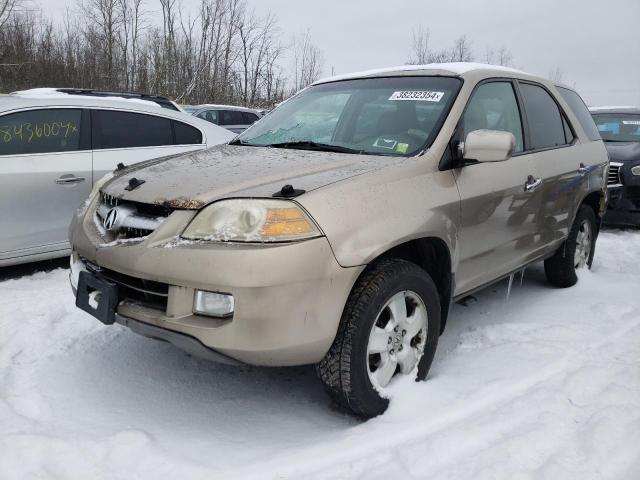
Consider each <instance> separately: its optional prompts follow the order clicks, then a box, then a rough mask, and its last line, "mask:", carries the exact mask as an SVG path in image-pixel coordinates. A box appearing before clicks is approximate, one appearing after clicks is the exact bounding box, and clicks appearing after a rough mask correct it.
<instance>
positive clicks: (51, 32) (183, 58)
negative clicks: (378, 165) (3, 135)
mask: <svg viewBox="0 0 640 480" xmlns="http://www.w3.org/2000/svg"><path fill="white" fill-rule="evenodd" d="M2 1H4V0H0V2H2ZM152 2H154V3H155V6H159V7H160V8H159V11H161V15H162V16H161V19H162V23H161V24H159V25H158V26H155V27H154V26H151V25H149V24H147V22H146V18H147V15H148V13H147V8H149V9H152V8H153V7H154V5H152ZM15 4H16V5H17V1H16V3H15ZM0 5H3V4H0ZM78 5H80V6H81V7H82V8H80V9H78V10H75V11H67V15H65V18H64V21H63V22H62V24H61V25H58V24H54V23H52V22H51V21H49V20H47V19H46V18H45V17H43V16H42V15H40V14H36V13H34V12H32V11H27V10H22V11H20V12H16V10H15V9H14V10H13V12H14V13H13V14H11V15H10V16H8V17H6V13H5V17H6V18H7V19H6V20H5V25H4V26H3V28H2V29H0V65H1V66H2V70H1V71H0V91H13V90H19V89H24V88H30V87H33V86H39V85H41V84H42V81H43V79H46V82H47V84H49V85H57V86H61V87H64V86H73V87H81V88H104V89H110V90H123V89H124V90H138V91H149V92H153V93H157V94H161V95H166V96H169V97H171V98H175V99H178V100H180V101H181V102H185V103H191V102H197V103H205V102H214V103H222V102H229V103H241V104H245V105H255V106H258V105H259V106H272V105H273V104H274V103H277V102H279V101H281V100H282V98H283V96H284V91H285V83H286V80H285V76H284V73H283V69H282V64H281V61H282V55H283V51H284V49H283V47H282V45H281V44H280V42H279V38H280V37H281V35H280V32H279V27H278V23H277V20H276V18H275V17H274V16H273V15H270V14H267V15H265V16H263V17H257V16H255V15H254V14H252V13H250V12H248V11H247V9H246V4H245V0H200V5H199V9H198V10H195V11H193V10H189V11H185V10H183V9H182V8H181V3H180V0H82V2H80V1H79V2H78ZM3 18H4V17H3ZM311 47H313V46H312V45H311V44H310V42H308V44H307V48H306V52H307V53H308V52H309V51H311V53H312V54H314V53H315V56H314V55H311V56H309V55H308V54H305V56H304V59H305V64H304V66H305V69H304V71H305V72H306V73H305V75H306V78H311V79H315V78H317V76H318V75H319V65H320V62H319V61H318V59H319V50H318V49H317V48H315V47H314V48H311ZM309 64H310V65H311V68H309V67H308V65H309ZM309 71H311V73H309Z"/></svg>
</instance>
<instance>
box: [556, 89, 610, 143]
mask: <svg viewBox="0 0 640 480" xmlns="http://www.w3.org/2000/svg"><path fill="white" fill-rule="evenodd" d="M556 88H557V89H558V92H560V95H561V96H562V98H563V99H564V101H565V102H567V103H568V104H569V107H570V108H571V110H572V111H573V113H574V114H575V116H576V118H577V119H578V122H580V125H581V126H582V129H583V130H584V133H585V134H586V135H587V138H588V139H589V140H591V141H596V140H600V139H601V138H600V132H598V127H596V124H595V122H594V121H593V117H592V116H591V114H590V113H589V109H588V108H587V106H586V105H585V103H584V101H583V100H582V98H581V97H580V95H578V94H577V93H576V92H574V91H573V90H570V89H568V88H565V87H556Z"/></svg>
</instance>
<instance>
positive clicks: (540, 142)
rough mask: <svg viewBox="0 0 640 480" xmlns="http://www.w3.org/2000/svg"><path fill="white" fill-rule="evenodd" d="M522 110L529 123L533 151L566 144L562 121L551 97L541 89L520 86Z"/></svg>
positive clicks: (527, 84) (534, 86) (525, 84)
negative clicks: (525, 113)
mask: <svg viewBox="0 0 640 480" xmlns="http://www.w3.org/2000/svg"><path fill="white" fill-rule="evenodd" d="M520 91H521V92H522V97H523V103H524V109H525V111H526V112H527V120H528V122H529V137H530V142H531V145H530V146H529V147H530V148H531V149H533V150H537V149H540V148H551V147H558V146H561V145H565V144H567V143H568V142H567V139H566V138H565V127H564V119H563V117H562V114H561V113H560V109H559V108H558V105H557V104H556V102H555V101H554V100H553V98H551V95H549V93H548V92H547V91H546V90H545V89H544V88H542V87H539V86H537V85H531V84H529V83H522V84H520Z"/></svg>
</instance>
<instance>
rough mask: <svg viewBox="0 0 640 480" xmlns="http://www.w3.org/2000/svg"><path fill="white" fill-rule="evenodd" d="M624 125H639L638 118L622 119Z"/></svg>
mask: <svg viewBox="0 0 640 480" xmlns="http://www.w3.org/2000/svg"><path fill="white" fill-rule="evenodd" d="M622 123H623V124H624V125H640V120H623V121H622Z"/></svg>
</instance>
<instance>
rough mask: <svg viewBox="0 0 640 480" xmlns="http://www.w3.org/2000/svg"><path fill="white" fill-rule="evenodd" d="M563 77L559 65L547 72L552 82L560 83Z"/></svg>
mask: <svg viewBox="0 0 640 480" xmlns="http://www.w3.org/2000/svg"><path fill="white" fill-rule="evenodd" d="M563 77H564V74H563V72H562V69H561V68H560V67H556V68H554V69H553V70H551V71H550V72H549V80H551V81H552V82H554V83H562V79H563Z"/></svg>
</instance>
